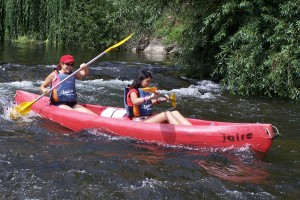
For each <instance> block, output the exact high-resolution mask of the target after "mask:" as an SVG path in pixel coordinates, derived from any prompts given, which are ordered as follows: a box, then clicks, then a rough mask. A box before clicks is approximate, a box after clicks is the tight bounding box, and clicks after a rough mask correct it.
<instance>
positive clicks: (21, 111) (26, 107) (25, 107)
mask: <svg viewBox="0 0 300 200" xmlns="http://www.w3.org/2000/svg"><path fill="white" fill-rule="evenodd" d="M34 102H35V101H30V102H23V103H21V104H19V105H17V106H16V107H15V108H13V109H12V110H11V111H10V118H11V119H17V118H19V117H21V115H27V114H28V113H29V112H30V111H31V107H32V105H33V104H34Z"/></svg>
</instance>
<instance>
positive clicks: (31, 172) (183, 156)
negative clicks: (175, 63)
mask: <svg viewBox="0 0 300 200" xmlns="http://www.w3.org/2000/svg"><path fill="white" fill-rule="evenodd" d="M105 48H106V47H103V48H99V50H88V49H78V48H69V49H67V48H65V49H63V48H53V47H47V46H44V45H28V44H26V45H24V44H8V43H5V44H2V45H1V48H0V108H1V109H0V120H1V125H0V199H299V196H300V192H299V190H300V153H299V145H298V144H299V142H300V135H299V134H300V125H299V122H300V108H299V103H297V102H293V101H289V100H281V99H276V98H275V99H274V98H273V99H270V98H265V97H243V96H234V95H230V94H228V93H226V92H224V91H221V90H220V88H219V85H218V84H216V83H213V82H210V81H206V80H189V79H186V78H183V77H181V78H178V77H176V76H174V75H175V74H176V70H175V69H174V68H173V67H172V65H171V60H170V58H168V57H165V56H161V55H160V56H154V55H145V54H133V53H131V52H125V53H124V52H123V53H120V52H110V53H109V54H108V55H105V56H104V57H103V58H100V59H99V60H98V61H96V62H95V63H93V64H92V65H91V66H90V68H91V70H90V72H91V73H90V76H89V77H88V78H87V79H84V80H82V81H78V82H77V89H78V93H79V99H80V101H81V102H85V103H92V104H101V105H110V106H118V107H120V106H122V105H123V99H122V89H123V87H124V86H125V85H126V84H129V83H131V81H132V80H133V78H134V77H135V75H136V72H137V71H138V70H139V69H141V68H143V69H147V70H150V71H151V72H152V74H153V75H154V80H153V85H156V86H158V87H159V88H161V89H164V90H166V92H175V93H176V94H177V96H178V100H177V102H178V110H179V111H180V112H181V113H182V114H183V115H185V116H187V117H192V118H201V119H207V120H218V121H231V122H259V123H272V124H273V125H274V126H276V127H277V128H278V129H279V131H280V133H281V134H282V136H280V137H279V138H277V139H276V140H275V141H274V142H273V146H272V147H271V149H270V151H269V152H268V153H267V154H266V155H265V156H264V157H260V156H258V155H256V154H255V153H254V152H252V151H251V150H249V149H247V148H243V149H238V150H232V149H201V148H199V149H195V148H184V147H176V146H167V145H161V144H147V143H143V142H138V141H135V140H131V139H128V138H122V137H118V136H110V135H106V134H101V133H99V132H98V131H97V130H86V131H82V132H79V133H73V132H71V131H69V130H68V129H66V128H64V127H61V126H59V125H57V124H55V123H53V122H51V121H48V120H44V119H42V118H41V117H40V116H37V115H35V114H34V113H30V114H29V115H28V116H27V117H24V118H22V119H20V120H17V121H12V120H11V119H10V118H9V117H8V114H9V109H10V108H11V107H13V97H14V94H15V91H16V90H17V89H21V90H25V91H29V92H34V93H39V92H38V87H39V85H40V84H41V83H42V81H43V80H44V78H45V77H46V76H47V75H48V74H49V73H50V72H51V70H52V65H55V64H57V62H58V60H59V57H60V56H61V55H62V54H67V53H70V54H73V55H74V56H75V59H76V63H77V64H80V63H81V62H88V61H89V60H91V59H92V58H93V57H95V56H96V55H98V54H99V53H101V52H102V51H104V50H105ZM168 108H169V105H167V104H161V105H160V106H159V107H158V108H156V109H157V110H158V111H162V110H165V109H168ZM99 135H100V136H99Z"/></svg>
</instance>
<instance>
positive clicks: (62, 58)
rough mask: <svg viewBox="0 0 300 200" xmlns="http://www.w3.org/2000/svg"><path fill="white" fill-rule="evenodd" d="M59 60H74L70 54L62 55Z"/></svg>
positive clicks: (66, 61)
mask: <svg viewBox="0 0 300 200" xmlns="http://www.w3.org/2000/svg"><path fill="white" fill-rule="evenodd" d="M60 62H61V63H72V62H74V58H73V56H71V55H63V56H62V57H61V58H60Z"/></svg>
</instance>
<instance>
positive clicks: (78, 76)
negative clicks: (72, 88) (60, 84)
mask: <svg viewBox="0 0 300 200" xmlns="http://www.w3.org/2000/svg"><path fill="white" fill-rule="evenodd" d="M80 69H81V70H80V71H78V72H77V73H76V74H75V78H76V79H81V78H83V77H85V76H87V75H89V72H90V70H89V67H88V66H87V65H86V64H85V63H82V64H81V65H80Z"/></svg>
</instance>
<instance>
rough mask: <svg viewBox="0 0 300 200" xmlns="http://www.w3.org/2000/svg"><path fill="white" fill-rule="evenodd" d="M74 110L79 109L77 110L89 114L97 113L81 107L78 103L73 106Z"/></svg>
mask: <svg viewBox="0 0 300 200" xmlns="http://www.w3.org/2000/svg"><path fill="white" fill-rule="evenodd" d="M73 109H74V110H76V111H79V112H83V113H89V114H94V115H97V114H96V113H94V112H93V111H91V110H89V109H87V108H85V107H83V106H82V105H79V104H76V105H75V106H74V107H73Z"/></svg>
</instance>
